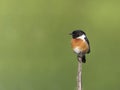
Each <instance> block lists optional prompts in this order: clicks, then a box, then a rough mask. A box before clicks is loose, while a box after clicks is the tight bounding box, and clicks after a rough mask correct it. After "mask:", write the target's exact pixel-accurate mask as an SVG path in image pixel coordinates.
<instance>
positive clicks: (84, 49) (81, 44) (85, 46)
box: [71, 39, 88, 53]
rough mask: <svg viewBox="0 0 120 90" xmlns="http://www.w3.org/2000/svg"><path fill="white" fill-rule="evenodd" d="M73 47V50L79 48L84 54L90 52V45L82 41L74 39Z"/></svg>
mask: <svg viewBox="0 0 120 90" xmlns="http://www.w3.org/2000/svg"><path fill="white" fill-rule="evenodd" d="M71 45H72V48H73V49H74V48H76V47H78V48H79V49H80V50H81V51H82V52H84V53H86V52H87V51H88V44H87V43H86V42H85V41H83V40H81V39H72V41H71Z"/></svg>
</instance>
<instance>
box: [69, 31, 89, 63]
mask: <svg viewBox="0 0 120 90" xmlns="http://www.w3.org/2000/svg"><path fill="white" fill-rule="evenodd" d="M70 35H72V39H71V46H72V49H73V51H74V52H75V53H76V54H77V59H78V61H79V62H82V63H86V56H85V55H86V54H89V53H90V43H89V40H88V38H87V36H86V33H85V32H84V31H83V30H74V31H73V32H72V33H70Z"/></svg>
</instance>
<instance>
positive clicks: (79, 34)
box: [70, 30, 86, 38]
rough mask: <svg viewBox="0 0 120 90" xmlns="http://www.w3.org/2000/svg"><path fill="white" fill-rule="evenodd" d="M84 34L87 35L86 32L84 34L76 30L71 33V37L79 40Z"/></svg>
mask: <svg viewBox="0 0 120 90" xmlns="http://www.w3.org/2000/svg"><path fill="white" fill-rule="evenodd" d="M83 34H85V32H83V31H82V30H74V31H73V32H72V33H70V35H72V37H73V38H77V37H79V36H81V35H83ZM85 35H86V34H85Z"/></svg>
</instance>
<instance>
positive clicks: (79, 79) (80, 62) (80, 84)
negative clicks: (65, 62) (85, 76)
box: [77, 58, 82, 90]
mask: <svg viewBox="0 0 120 90" xmlns="http://www.w3.org/2000/svg"><path fill="white" fill-rule="evenodd" d="M77 90H82V58H79V61H78V76H77Z"/></svg>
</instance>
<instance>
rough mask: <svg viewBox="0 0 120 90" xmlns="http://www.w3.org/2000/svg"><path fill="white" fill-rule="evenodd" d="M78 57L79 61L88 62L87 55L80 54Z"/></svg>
mask: <svg viewBox="0 0 120 90" xmlns="http://www.w3.org/2000/svg"><path fill="white" fill-rule="evenodd" d="M77 58H78V61H79V62H83V63H86V57H85V55H83V56H80V55H78V56H77Z"/></svg>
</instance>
